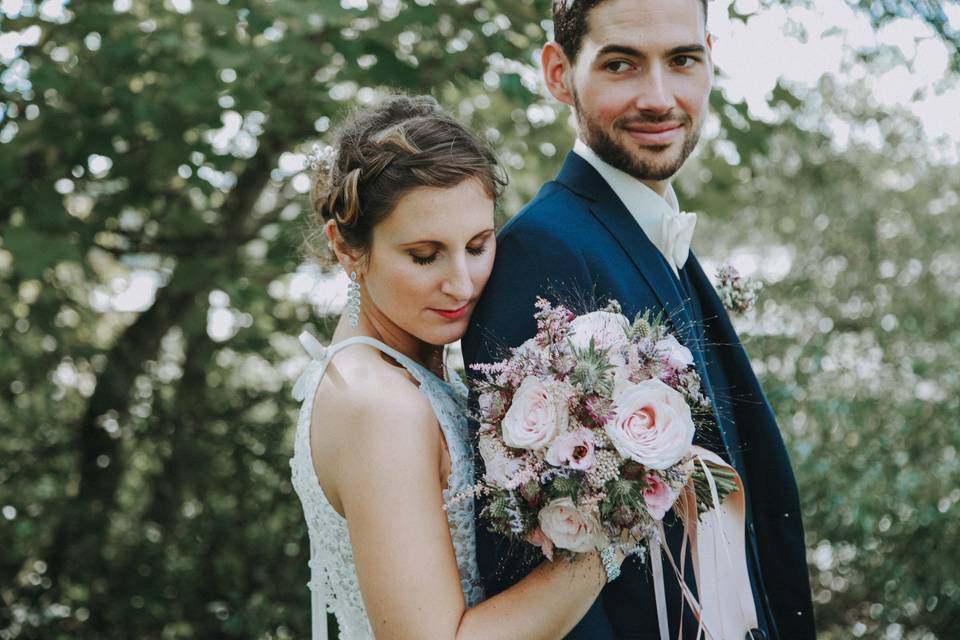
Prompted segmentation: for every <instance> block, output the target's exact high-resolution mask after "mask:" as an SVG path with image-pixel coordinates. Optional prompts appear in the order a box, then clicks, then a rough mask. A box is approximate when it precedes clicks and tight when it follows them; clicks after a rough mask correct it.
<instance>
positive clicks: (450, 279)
mask: <svg viewBox="0 0 960 640" xmlns="http://www.w3.org/2000/svg"><path fill="white" fill-rule="evenodd" d="M440 291H442V292H443V293H444V295H448V296H450V297H451V298H453V299H455V300H457V301H458V302H466V301H467V300H469V299H470V298H472V297H473V280H472V279H471V278H470V270H469V268H468V267H467V259H466V255H461V256H457V257H456V258H454V259H453V260H451V261H450V267H449V269H447V273H446V274H444V278H443V282H442V283H441V284H440Z"/></svg>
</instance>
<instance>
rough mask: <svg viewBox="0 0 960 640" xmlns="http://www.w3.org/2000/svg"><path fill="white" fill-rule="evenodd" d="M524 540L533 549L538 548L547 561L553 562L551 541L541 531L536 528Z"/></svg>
mask: <svg viewBox="0 0 960 640" xmlns="http://www.w3.org/2000/svg"><path fill="white" fill-rule="evenodd" d="M526 540H527V542H529V543H530V544H532V545H534V546H535V547H540V551H542V552H543V555H544V556H545V557H546V558H547V560H553V540H551V539H550V538H548V537H547V535H546V534H545V533H544V532H543V529H541V528H540V527H537V528H536V529H534V530H533V531H531V532H530V533H528V534H527V538H526Z"/></svg>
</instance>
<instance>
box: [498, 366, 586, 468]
mask: <svg viewBox="0 0 960 640" xmlns="http://www.w3.org/2000/svg"><path fill="white" fill-rule="evenodd" d="M568 421H569V416H568V414H567V408H566V398H565V397H564V396H563V395H562V394H560V393H558V392H557V390H555V389H552V388H551V387H549V386H548V385H546V384H544V382H543V381H542V380H540V379H539V378H537V377H535V376H528V377H526V378H524V380H523V382H521V383H520V386H519V388H517V391H516V393H515V394H514V396H513V402H511V403H510V408H509V409H507V413H506V414H505V415H504V416H503V422H501V423H500V428H501V429H502V430H503V441H504V442H505V443H506V445H507V446H508V447H515V448H517V449H530V450H533V451H537V450H540V449H543V448H545V447H547V446H548V445H549V444H550V442H551V441H553V439H554V438H555V437H556V436H557V435H558V434H560V433H563V432H564V431H565V430H566V428H567V422H568Z"/></svg>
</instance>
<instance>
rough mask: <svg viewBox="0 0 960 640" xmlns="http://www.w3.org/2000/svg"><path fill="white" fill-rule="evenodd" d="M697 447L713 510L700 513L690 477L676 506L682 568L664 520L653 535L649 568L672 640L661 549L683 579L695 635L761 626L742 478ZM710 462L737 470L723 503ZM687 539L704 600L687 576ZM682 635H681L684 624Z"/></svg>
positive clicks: (730, 634)
mask: <svg viewBox="0 0 960 640" xmlns="http://www.w3.org/2000/svg"><path fill="white" fill-rule="evenodd" d="M693 450H694V456H695V461H696V464H698V465H699V466H700V468H701V469H702V470H703V472H704V474H705V475H706V478H707V484H708V485H709V487H710V497H711V500H712V502H713V509H711V510H710V511H708V512H707V513H705V514H703V515H702V516H699V517H698V515H697V498H696V492H695V490H694V487H693V480H692V479H691V480H690V482H688V483H687V486H686V487H684V489H683V493H682V494H681V496H680V498H679V499H678V500H677V504H676V505H675V507H674V508H675V510H676V512H677V514H678V516H679V518H680V520H681V522H682V523H683V527H684V540H683V545H682V548H681V554H682V556H681V565H680V567H678V566H677V564H676V561H675V560H674V559H673V556H672V554H671V553H670V549H669V548H668V547H667V544H666V537H665V535H664V532H663V526H662V525H660V526H659V536H658V537H659V539H658V540H656V541H654V540H653V539H651V540H650V559H651V570H652V572H653V585H654V597H655V600H656V605H657V622H658V625H659V629H660V640H669V629H668V627H667V606H666V605H667V602H666V590H665V588H664V582H663V580H664V578H663V560H662V556H661V550H662V552H663V554H664V555H666V557H667V560H668V561H669V562H670V565H671V568H672V569H673V571H674V574H675V575H676V577H677V580H679V582H680V589H681V592H682V593H683V597H684V600H685V601H686V603H687V604H688V605H689V606H690V608H691V610H692V611H693V613H694V616H695V617H696V618H697V620H698V622H699V625H700V626H699V629H698V630H697V636H696V637H697V638H698V639H699V638H700V637H701V635H705V636H706V637H707V638H710V639H714V640H725V639H726V638H742V637H744V636H745V635H746V633H747V632H748V631H749V630H750V629H754V628H756V626H757V611H756V607H755V606H754V603H753V591H752V590H751V588H750V576H749V573H748V572H747V554H746V541H745V533H744V523H745V520H746V518H745V514H746V510H745V506H744V491H743V481H742V479H741V478H740V476H739V474H737V472H736V471H735V470H734V469H733V467H731V466H730V465H729V464H727V463H726V462H724V461H723V459H721V458H720V457H719V456H718V455H716V454H715V453H713V452H710V451H707V450H706V449H704V448H702V447H694V448H693ZM707 462H709V463H711V464H713V465H715V466H717V467H720V468H723V469H725V470H727V471H730V472H732V473H733V475H734V478H735V480H736V483H737V491H735V492H733V493H731V494H730V495H728V496H727V498H726V500H724V501H723V502H721V501H720V495H719V492H718V491H717V484H716V481H715V479H714V477H713V474H711V473H710V469H709V467H708V466H707ZM688 539H689V541H690V555H691V557H692V558H693V572H694V578H695V579H696V583H697V591H698V592H699V595H700V602H697V600H696V598H694V597H693V594H692V593H691V592H690V589H689V587H688V586H687V584H686V582H685V581H684V579H683V578H684V566H683V562H684V560H685V558H686V546H687V540H688ZM658 546H659V548H658ZM681 620H682V617H681ZM680 634H681V635H680V637H682V634H683V630H682V628H681V630H680Z"/></svg>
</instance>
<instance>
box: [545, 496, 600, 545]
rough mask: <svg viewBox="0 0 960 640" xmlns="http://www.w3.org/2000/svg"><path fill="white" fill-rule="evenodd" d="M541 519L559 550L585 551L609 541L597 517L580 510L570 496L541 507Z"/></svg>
mask: <svg viewBox="0 0 960 640" xmlns="http://www.w3.org/2000/svg"><path fill="white" fill-rule="evenodd" d="M538 520H539V521H540V529H541V530H542V531H543V533H544V535H546V536H547V537H548V538H550V540H551V541H553V544H554V545H555V546H556V547H558V548H560V549H569V550H570V551H574V552H576V553H585V552H587V551H594V550H598V549H602V548H604V547H605V546H607V544H608V541H607V538H606V536H604V535H603V532H602V529H601V527H600V522H599V521H598V520H597V518H596V516H595V515H593V514H592V513H589V512H587V511H584V510H581V509H578V508H577V505H575V504H574V503H573V500H571V499H570V498H557V499H556V500H553V501H551V502H550V503H549V504H548V505H547V506H545V507H544V508H543V509H540V513H539V515H538Z"/></svg>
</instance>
